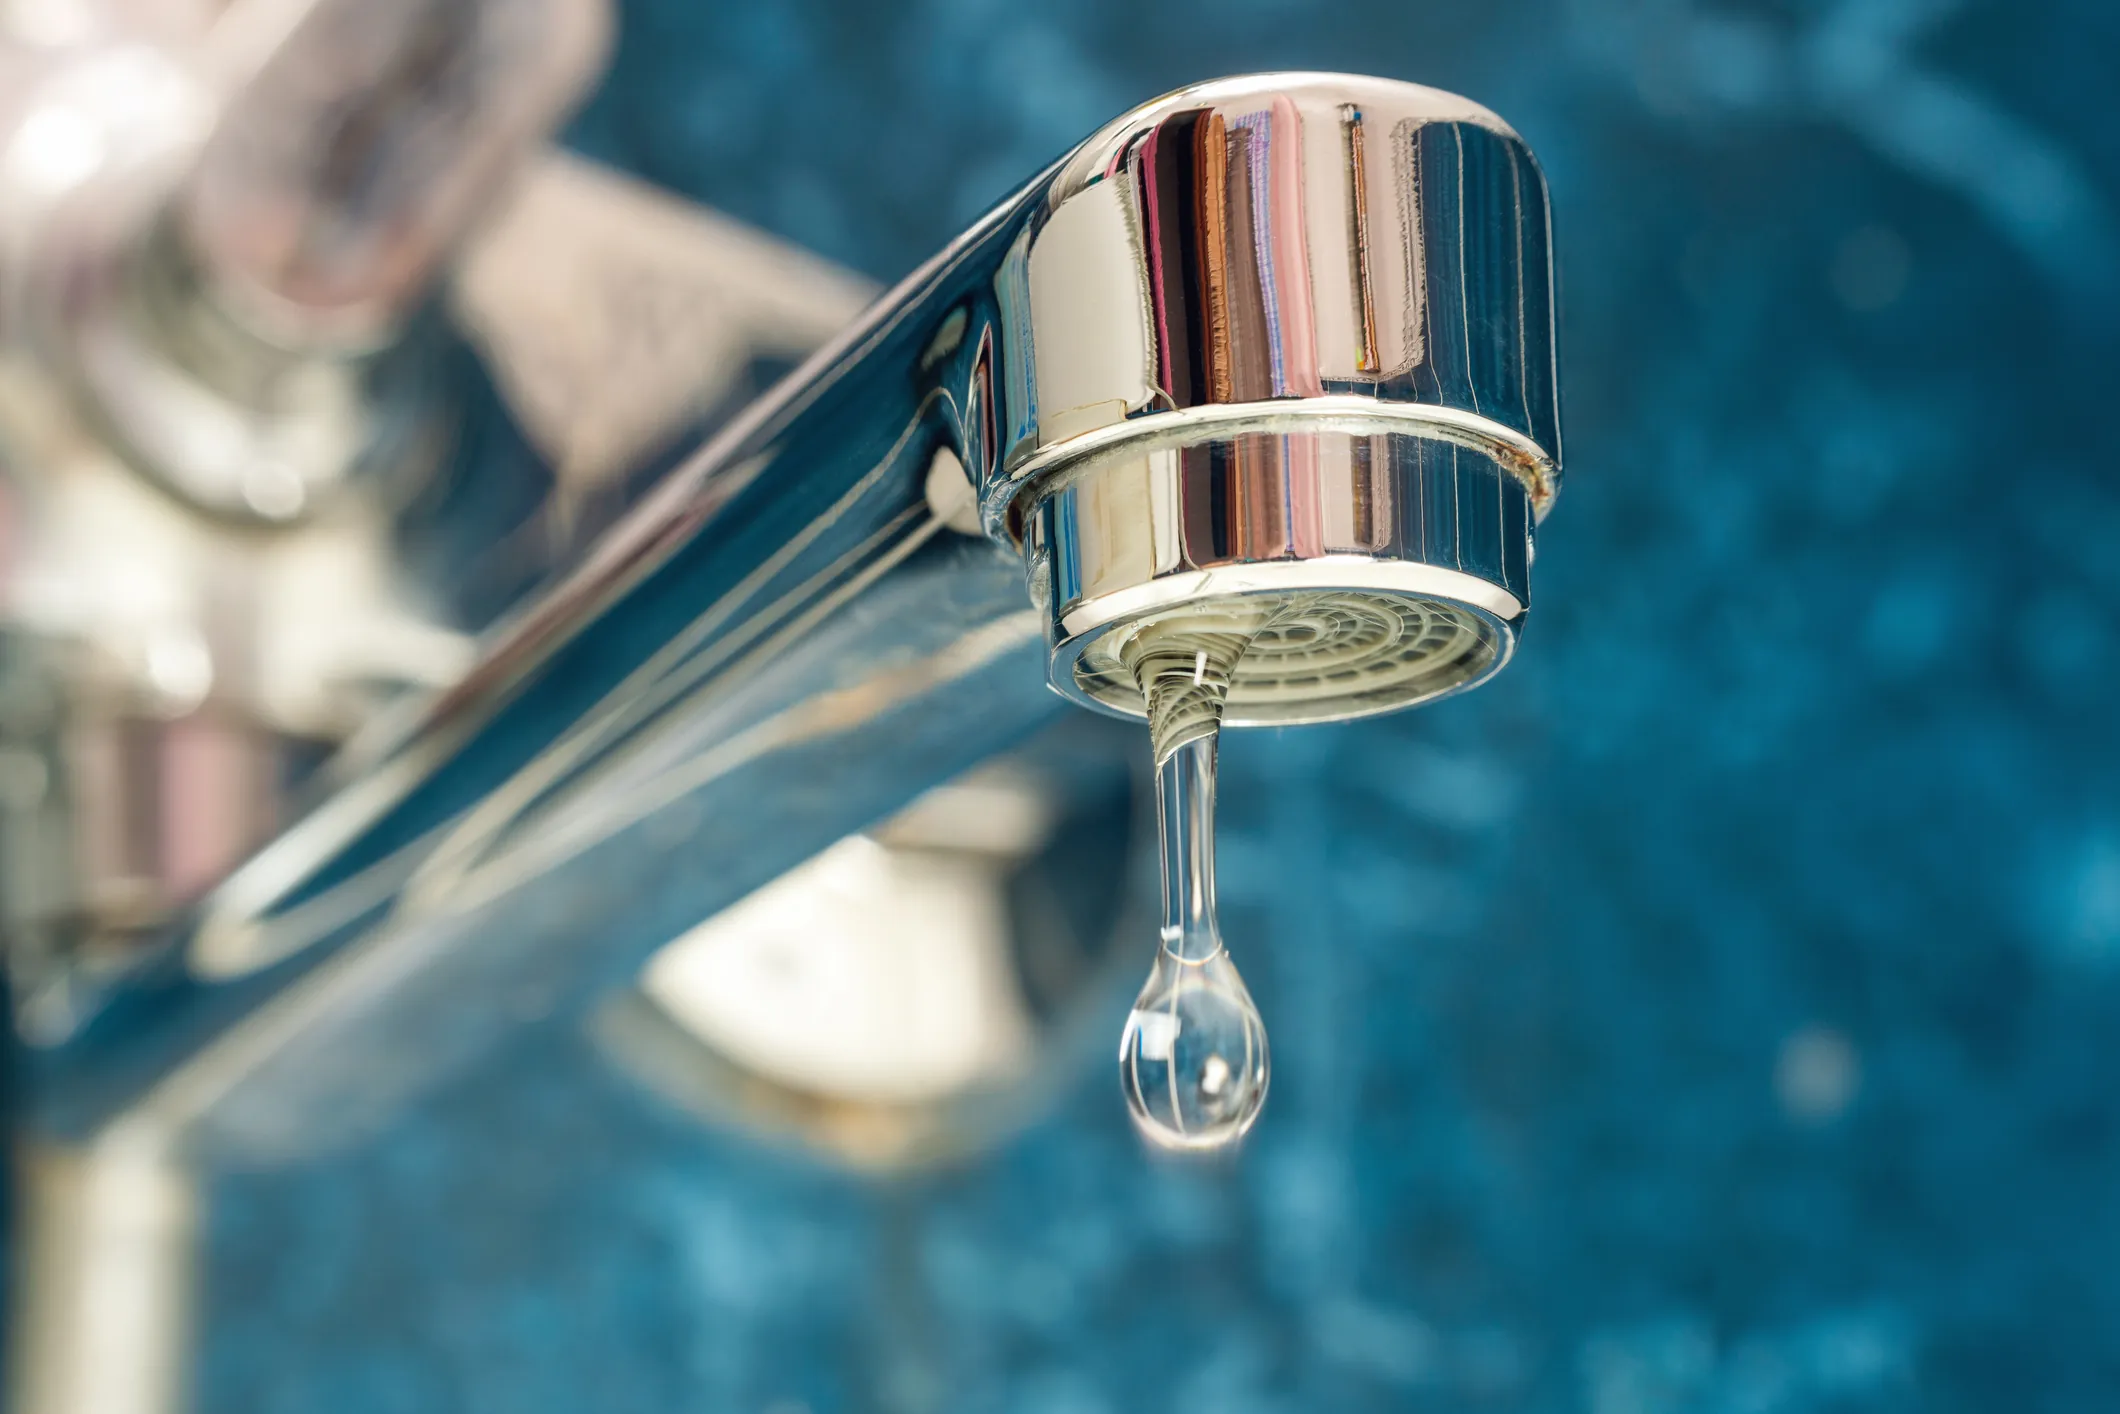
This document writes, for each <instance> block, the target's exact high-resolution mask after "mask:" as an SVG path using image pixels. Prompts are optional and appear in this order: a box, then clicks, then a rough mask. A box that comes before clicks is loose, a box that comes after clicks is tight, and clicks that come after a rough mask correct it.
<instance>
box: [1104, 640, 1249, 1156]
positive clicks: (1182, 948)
mask: <svg viewBox="0 0 2120 1414" xmlns="http://www.w3.org/2000/svg"><path fill="white" fill-rule="evenodd" d="M1273 612H1274V606H1273V605H1272V604H1271V603H1269V602H1267V601H1263V600H1261V601H1249V600H1239V601H1234V602H1233V603H1232V604H1229V605H1226V606H1218V612H1215V613H1214V614H1213V615H1212V616H1211V617H1210V616H1207V615H1204V614H1202V615H1193V616H1188V617H1187V618H1185V619H1182V620H1178V621H1175V622H1170V623H1162V624H1149V625H1145V626H1143V627H1142V628H1141V629H1140V630H1139V631H1138V632H1137V633H1136V635H1135V637H1134V639H1133V640H1132V641H1131V642H1130V643H1129V644H1128V645H1127V646H1126V647H1125V648H1124V649H1122V651H1121V658H1122V661H1124V662H1125V663H1126V665H1127V667H1128V668H1129V669H1130V670H1131V671H1132V673H1133V675H1134V682H1135V685H1136V686H1137V687H1139V688H1140V690H1141V694H1142V696H1143V698H1144V699H1145V700H1146V701H1147V704H1148V721H1149V733H1150V737H1151V739H1152V740H1153V742H1154V744H1155V756H1156V820H1157V824H1158V826H1159V827H1160V831H1161V834H1162V841H1163V905H1164V919H1163V932H1162V936H1161V940H1160V943H1159V945H1158V947H1157V949H1156V961H1155V965H1154V967H1152V968H1151V969H1150V971H1149V974H1148V982H1147V983H1146V985H1144V986H1143V987H1142V988H1141V995H1140V996H1139V997H1137V998H1135V999H1134V1009H1133V1012H1132V1013H1131V1014H1130V1015H1129V1016H1128V1017H1127V1019H1126V1031H1125V1033H1124V1035H1122V1036H1121V1038H1120V1041H1119V1072H1120V1080H1121V1083H1122V1084H1123V1086H1124V1087H1125V1091H1126V1103H1127V1108H1128V1110H1129V1111H1130V1112H1131V1113H1132V1115H1133V1120H1134V1124H1135V1126H1136V1128H1138V1129H1139V1130H1140V1131H1141V1133H1142V1135H1143V1136H1144V1137H1145V1138H1147V1139H1148V1140H1149V1141H1150V1142H1151V1143H1153V1144H1156V1145H1158V1146H1159V1147H1162V1148H1166V1149H1193V1150H1199V1149H1217V1148H1221V1147H1224V1146H1226V1145H1229V1144H1233V1143H1235V1142H1236V1141H1237V1140H1239V1139H1241V1138H1242V1137H1243V1136H1244V1132H1245V1131H1246V1130H1248V1129H1250V1128H1251V1125H1252V1121H1254V1120H1256V1119H1257V1118H1258V1117H1259V1111H1260V1109H1261V1107H1263V1106H1264V1105H1265V1103H1266V1089H1267V1084H1268V1081H1269V1079H1270V1077H1271V1070H1272V1068H1271V1061H1270V1058H1269V1056H1268V1053H1267V1047H1266V1024H1265V1022H1264V1021H1263V1020H1261V1019H1260V1016H1259V1009H1258V1007H1257V1006H1256V1005H1255V1004H1254V1003H1253V1002H1252V999H1251V993H1250V991H1249V990H1248V989H1247V988H1246V987H1245V985H1244V979H1243V978H1242V977H1240V976H1239V975H1238V974H1237V968H1236V964H1235V963H1233V962H1231V961H1230V958H1229V952H1228V950H1227V949H1226V948H1224V947H1223V946H1222V934H1221V927H1220V925H1219V924H1218V923H1217V921H1216V918H1215V883H1214V868H1215V834H1214V828H1215V747H1216V742H1217V739H1218V738H1219V736H1220V733H1221V726H1222V709H1223V705H1224V703H1225V702H1226V700H1227V698H1228V694H1229V684H1230V678H1231V675H1232V674H1233V672H1234V671H1235V669H1236V665H1237V664H1238V662H1239V661H1241V660H1242V658H1243V656H1244V652H1245V649H1246V648H1247V647H1249V646H1250V644H1251V641H1252V639H1253V638H1254V637H1256V636H1257V634H1258V632H1259V630H1260V629H1261V628H1263V627H1265V626H1266V624H1267V623H1268V621H1269V620H1270V619H1271V618H1272V616H1273Z"/></svg>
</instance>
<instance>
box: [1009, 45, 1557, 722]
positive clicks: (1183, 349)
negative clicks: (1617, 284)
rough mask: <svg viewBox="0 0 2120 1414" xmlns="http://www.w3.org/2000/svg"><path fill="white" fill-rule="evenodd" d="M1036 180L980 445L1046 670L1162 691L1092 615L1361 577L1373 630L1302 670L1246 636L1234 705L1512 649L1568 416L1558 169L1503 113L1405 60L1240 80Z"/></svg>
mask: <svg viewBox="0 0 2120 1414" xmlns="http://www.w3.org/2000/svg"><path fill="white" fill-rule="evenodd" d="M1042 206H1043V209H1042V210H1041V211H1040V213H1039V214H1038V216H1037V218H1036V219H1034V220H1033V221H1032V222H1031V223H1030V224H1029V225H1028V226H1027V227H1026V228H1025V231H1024V233H1023V235H1022V236H1021V237H1020V238H1019V245H1018V248H1017V250H1015V251H1012V252H1011V257H1010V260H1009V262H1008V263H1007V264H1006V265H1005V266H1004V268H1003V270H1002V272H1001V276H1000V280H1001V285H1002V290H1003V295H1002V305H1003V308H1004V311H1005V316H1004V321H1003V324H1004V330H1005V331H1006V332H1007V333H1009V334H1014V335H1016V337H1015V338H1014V339H1013V340H1006V341H1005V342H1006V346H1007V347H1008V348H1009V349H1010V350H1011V351H1013V352H1015V353H1017V354H1018V355H1019V357H1020V358H1021V361H1022V362H1023V364H1024V365H1026V367H1025V368H1024V369H1023V370H1021V371H1020V372H1019V373H1018V375H1017V376H1013V377H1008V378H1004V379H1002V380H1000V382H999V386H1000V388H1001V389H1002V390H1003V396H1002V403H1003V406H1004V408H1005V413H1004V415H1003V417H1002V419H1001V423H1002V427H1003V429H1004V433H1003V435H1002V438H1001V440H1002V441H1003V442H1005V443H1006V445H1005V446H997V447H996V448H994V449H993V450H992V452H991V453H990V455H989V456H988V458H987V459H986V460H985V461H983V462H979V463H975V465H976V466H977V468H978V472H979V476H980V482H981V486H982V502H983V504H984V507H985V510H986V514H987V517H988V523H989V525H990V526H992V527H994V528H995V529H997V530H1006V531H1008V532H1010V533H1013V534H1017V535H1020V536H1021V537H1022V538H1023V540H1024V544H1025V550H1026V554H1027V557H1028V561H1029V566H1030V576H1031V589H1032V593H1033V595H1034V596H1035V597H1037V598H1038V599H1039V601H1040V603H1041V604H1042V605H1043V607H1044V608H1045V609H1046V612H1047V614H1048V627H1047V633H1048V638H1049V640H1050V643H1051V647H1052V656H1051V661H1050V673H1051V677H1052V681H1053V684H1054V686H1055V687H1057V688H1058V689H1059V690H1060V691H1061V692H1062V693H1064V694H1066V695H1068V696H1070V697H1072V698H1074V699H1076V700H1078V701H1081V702H1084V703H1086V704H1089V705H1095V706H1100V707H1103V708H1106V709H1109V710H1113V711H1118V712H1123V713H1130V714H1133V715H1139V714H1140V713H1141V711H1142V710H1143V708H1142V704H1141V702H1140V699H1139V695H1138V693H1136V692H1135V691H1134V690H1133V688H1132V685H1131V683H1130V681H1129V680H1128V678H1127V675H1126V674H1125V673H1123V672H1117V671H1114V670H1113V669H1114V665H1115V661H1116V655H1115V653H1114V651H1113V648H1112V646H1111V645H1110V644H1105V643H1101V642H1100V640H1102V639H1103V638H1104V637H1105V636H1106V635H1107V634H1110V633H1112V632H1114V631H1119V632H1121V633H1124V632H1125V631H1126V626H1127V625H1129V624H1131V623H1134V622H1136V621H1138V620H1140V619H1141V618H1142V617H1143V616H1148V615H1155V616H1162V617H1167V616H1169V615H1171V614H1174V613H1182V612H1183V611H1184V607H1185V606H1186V605H1206V604H1211V603H1212V602H1213V601H1215V600H1216V599H1218V598H1221V597H1223V596H1227V595H1231V594H1284V595H1285V594H1291V593H1296V592H1310V591H1318V590H1335V591H1341V592H1342V593H1343V594H1358V595H1359V596H1362V601H1361V602H1359V603H1358V602H1356V600H1355V599H1352V598H1343V600H1342V608H1343V610H1344V611H1345V612H1346V613H1348V614H1351V615H1353V616H1354V617H1355V618H1357V619H1359V620H1360V621H1361V623H1362V625H1363V626H1364V628H1365V629H1366V630H1368V631H1369V632H1370V635H1371V637H1372V638H1375V636H1376V635H1377V634H1379V633H1380V634H1381V635H1382V638H1381V641H1375V642H1371V643H1369V645H1368V647H1367V648H1366V649H1363V650H1362V651H1360V652H1357V653H1354V654H1352V655H1351V656H1348V657H1346V658H1343V659H1336V658H1333V657H1332V656H1331V655H1329V654H1319V653H1313V654H1312V658H1313V661H1312V662H1311V663H1310V664H1309V667H1310V668H1311V669H1312V671H1309V672H1307V673H1305V674H1301V675H1291V674H1289V673H1288V672H1285V671H1283V670H1282V666H1281V665H1276V664H1274V663H1272V662H1271V661H1269V658H1268V656H1267V655H1264V654H1255V655H1252V656H1250V657H1249V658H1247V660H1246V661H1245V663H1244V664H1243V665H1241V666H1240V668H1239V671H1238V674H1237V677H1236V679H1235V681H1234V682H1233V684H1232V698H1231V704H1230V710H1231V717H1230V720H1231V721H1232V722H1234V723H1239V724H1241V723H1248V722H1291V721H1311V720H1319V719H1328V718H1335V717H1346V716H1353V715H1359V714H1362V713H1366V712H1375V711H1386V710H1391V709H1393V708H1397V707H1402V706H1406V705H1409V704H1411V703H1415V702H1419V701H1424V700H1427V699H1429V698H1432V697H1435V696H1438V695H1440V694H1442V693H1445V692H1449V691H1455V690H1459V689H1461V688H1464V687H1467V686H1470V685H1472V684H1474V683H1476V682H1478V681H1479V680H1480V679H1481V678H1483V677H1484V676H1486V675H1487V674H1489V673H1491V672H1493V671H1496V670H1497V669H1499V668H1500V667H1501V666H1502V665H1503V664H1504V663H1505V662H1506V661H1507V660H1508V656H1509V653H1510V651H1511V649H1512V647H1513V644H1514V641H1515V635H1516V631H1517V628H1518V626H1519V624H1520V622H1521V621H1522V619H1523V616H1524V613H1525V611H1526V609H1527V608H1528V606H1529V603H1530V593H1529V579H1530V560H1531V546H1532V535H1533V524H1534V522H1535V520H1536V518H1537V517H1538V516H1539V515H1542V514H1543V513H1544V511H1545V510H1546V508H1547V507H1548V506H1549V505H1550V504H1551V502H1552V498H1553V496H1554V493H1555V491H1556V490H1557V489H1558V485H1559V475H1560V472H1559V450H1560V436H1559V409H1558V398H1557V392H1556V384H1555V379H1554V342H1553V320H1554V311H1553V271H1552V258H1551V252H1550V236H1549V231H1548V224H1549V223H1548V214H1547V200H1546V191H1545V182H1544V179H1543V178H1542V177H1541V175H1540V173H1539V170H1538V167H1537V165H1536V163H1535V162H1534V161H1533V160H1532V157H1531V154H1530V152H1529V150H1528V149H1527V148H1526V147H1525V146H1524V145H1523V142H1522V140H1521V139H1519V138H1518V137H1517V136H1516V134H1515V133H1514V132H1512V131H1511V130H1510V129H1509V127H1508V126H1507V125H1506V124H1504V123H1503V122H1502V121H1501V120H1500V119H1499V118H1497V117H1495V116H1494V115H1493V114H1492V113H1490V112H1488V111H1487V110H1485V109H1483V108H1480V107H1478V106H1477V105H1475V104H1471V103H1468V102H1467V101H1465V100H1464V99H1461V98H1457V97H1455V96H1453V95H1449V94H1445V93H1439V92H1437V91H1435V90H1433V89H1425V88H1419V87H1415V86H1412V85H1407V84H1396V83H1389V82H1384V81H1381V80H1371V79H1348V78H1343V77H1337V76H1326V75H1274V76H1267V77H1263V78H1258V79H1233V80H1229V81H1226V82H1223V83H1217V84H1208V85H1203V86H1201V87H1200V88H1198V89H1195V90H1189V91H1187V92H1186V93H1183V94H1180V95H1174V96H1173V97H1171V98H1168V99H1165V100H1163V101H1162V102H1159V103H1156V104H1152V105H1150V106H1149V107H1147V108H1145V109H1143V110H1141V111H1139V112H1137V113H1134V114H1130V115H1128V116H1127V117H1126V118H1123V119H1121V120H1119V121H1118V122H1116V123H1114V124H1112V125H1111V126H1109V127H1108V128H1106V129H1105V130H1104V131H1103V132H1101V133H1099V134H1098V135H1097V136H1096V137H1094V138H1092V139H1091V140H1090V141H1089V142H1088V143H1086V144H1084V146H1083V147H1082V148H1081V149H1079V150H1078V151H1077V152H1076V153H1074V154H1073V155H1072V156H1070V157H1069V158H1068V159H1067V160H1066V161H1065V162H1064V163H1063V164H1062V165H1061V168H1060V170H1059V172H1058V173H1057V174H1056V176H1055V177H1054V179H1053V181H1052V184H1051V186H1050V187H1049V188H1048V190H1047V191H1046V193H1045V195H1044V201H1043V204H1042ZM1012 293H1013V297H1012ZM1018 308H1020V309H1022V310H1026V311H1027V317H1025V318H1021V319H1016V320H1011V319H1009V318H1007V317H1006V312H1007V311H1010V310H1013V309H1018ZM1438 624H1448V625H1449V626H1450V627H1451V629H1452V633H1450V634H1446V635H1443V636H1442V637H1441V638H1437V637H1434V636H1433V635H1432V634H1430V632H1429V631H1430V629H1431V628H1433V627H1434V626H1435V625H1438ZM1328 637H1330V638H1335V639H1337V638H1338V635H1328ZM1458 637H1463V638H1465V639H1466V640H1467V644H1468V646H1469V650H1470V656H1468V655H1467V653H1466V652H1461V651H1459V648H1458V646H1457V645H1456V643H1455V641H1454V640H1455V639H1456V638H1458ZM1424 644H1425V646H1423V645H1424Z"/></svg>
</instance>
